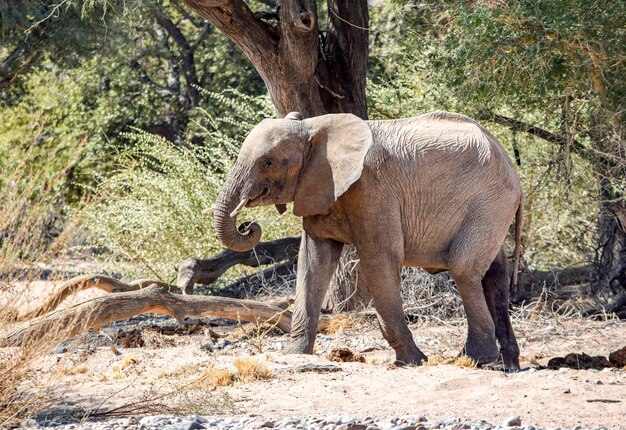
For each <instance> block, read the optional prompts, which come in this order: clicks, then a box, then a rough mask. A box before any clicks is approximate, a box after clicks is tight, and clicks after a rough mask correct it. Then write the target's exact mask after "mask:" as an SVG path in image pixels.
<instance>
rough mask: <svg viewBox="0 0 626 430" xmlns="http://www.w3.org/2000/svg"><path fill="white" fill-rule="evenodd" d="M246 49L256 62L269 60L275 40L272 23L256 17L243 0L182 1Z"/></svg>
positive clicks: (273, 51) (248, 55) (250, 57)
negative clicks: (269, 24)
mask: <svg viewBox="0 0 626 430" xmlns="http://www.w3.org/2000/svg"><path fill="white" fill-rule="evenodd" d="M183 3H185V4H186V5H187V6H189V7H190V8H191V9H192V10H193V11H195V12H196V13H198V14H199V15H200V16H202V17H203V18H205V19H206V20H208V21H210V22H211V23H212V24H213V25H214V26H215V27H217V29H218V30H220V31H221V32H222V33H224V34H226V35H227V36H228V37H229V38H230V39H231V40H233V42H235V43H236V44H237V45H238V46H239V47H241V49H242V50H243V51H244V53H245V54H246V56H247V57H248V58H249V59H250V61H252V63H253V64H255V65H256V64H258V63H260V62H269V61H271V60H270V59H269V57H270V56H272V55H273V54H274V53H275V50H276V46H277V45H276V41H275V40H274V37H273V35H272V31H271V29H270V28H269V26H268V25H267V24H266V23H264V22H263V21H261V20H259V19H256V18H255V17H254V14H253V13H252V11H251V10H250V8H248V6H247V5H246V4H245V2H244V1H243V0H183Z"/></svg>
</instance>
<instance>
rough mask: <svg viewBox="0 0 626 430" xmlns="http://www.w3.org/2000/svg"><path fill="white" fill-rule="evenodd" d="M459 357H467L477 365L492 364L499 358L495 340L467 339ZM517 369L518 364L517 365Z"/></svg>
mask: <svg viewBox="0 0 626 430" xmlns="http://www.w3.org/2000/svg"><path fill="white" fill-rule="evenodd" d="M460 355H467V356H468V357H470V358H471V359H472V360H474V361H475V362H476V364H477V365H479V366H480V365H481V364H488V363H493V362H494V361H496V360H498V358H500V350H499V349H498V345H497V344H496V341H495V339H480V340H477V339H471V338H470V339H468V340H467V342H466V343H465V347H463V350H462V351H461V354H460ZM518 367H519V364H518Z"/></svg>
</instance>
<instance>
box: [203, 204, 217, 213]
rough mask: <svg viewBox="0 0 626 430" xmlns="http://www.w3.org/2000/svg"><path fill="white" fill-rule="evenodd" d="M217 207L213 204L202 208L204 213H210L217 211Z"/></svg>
mask: <svg viewBox="0 0 626 430" xmlns="http://www.w3.org/2000/svg"><path fill="white" fill-rule="evenodd" d="M215 209H216V207H215V206H211V207H210V208H206V209H202V213H203V214H208V213H209V212H215Z"/></svg>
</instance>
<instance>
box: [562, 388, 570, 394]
mask: <svg viewBox="0 0 626 430" xmlns="http://www.w3.org/2000/svg"><path fill="white" fill-rule="evenodd" d="M571 392H572V390H570V389H569V388H566V389H564V390H563V393H564V394H569V393H571Z"/></svg>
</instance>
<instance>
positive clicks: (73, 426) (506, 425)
mask: <svg viewBox="0 0 626 430" xmlns="http://www.w3.org/2000/svg"><path fill="white" fill-rule="evenodd" d="M21 428H23V429H31V430H35V429H37V430H45V429H50V430H201V429H206V430H209V429H211V430H239V429H250V430H264V429H277V430H434V429H444V430H512V429H515V430H547V429H546V428H542V427H538V426H534V425H525V427H522V420H521V418H520V417H519V416H512V417H509V418H507V419H505V420H504V421H503V422H502V424H500V425H492V424H490V423H489V422H487V421H484V420H480V421H478V422H470V421H464V420H462V419H461V418H451V419H447V420H441V421H440V420H432V421H429V420H428V418H427V417H425V416H423V415H403V416H399V417H392V418H388V419H382V420H379V419H376V418H372V417H369V416H368V417H366V418H362V419H360V418H354V417H344V416H337V415H334V416H327V417H310V418H297V417H289V418H279V419H271V418H262V417H255V418H251V417H202V416H193V415H192V416H186V417H178V416H173V415H152V416H144V417H125V418H116V419H109V420H100V421H88V420H86V421H78V420H74V421H71V420H66V421H53V422H50V421H48V422H44V421H37V420H35V419H33V418H31V419H28V420H26V421H24V422H23V423H22V427H21ZM580 429H582V427H580V426H576V427H574V428H573V429H572V430H580ZM594 430H606V428H605V427H600V426H598V427H595V428H594Z"/></svg>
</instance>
